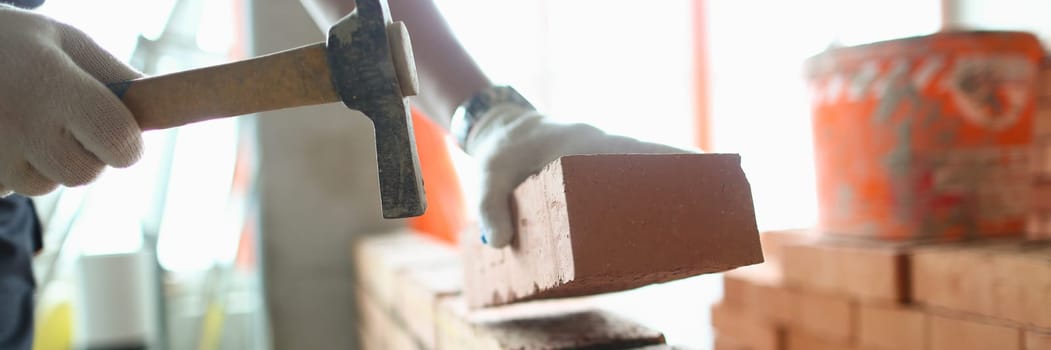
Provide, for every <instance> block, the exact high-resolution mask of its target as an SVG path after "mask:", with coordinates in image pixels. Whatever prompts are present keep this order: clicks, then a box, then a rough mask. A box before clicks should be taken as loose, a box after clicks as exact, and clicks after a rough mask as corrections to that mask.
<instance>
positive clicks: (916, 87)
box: [806, 31, 1043, 240]
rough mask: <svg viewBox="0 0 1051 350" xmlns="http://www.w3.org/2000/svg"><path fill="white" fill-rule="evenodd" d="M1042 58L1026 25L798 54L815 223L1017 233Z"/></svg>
mask: <svg viewBox="0 0 1051 350" xmlns="http://www.w3.org/2000/svg"><path fill="white" fill-rule="evenodd" d="M1042 57H1043V52H1042V50H1041V47H1040V43H1039V41H1038V40H1037V38H1036V37H1035V36H1033V35H1032V34H1029V33H1023V32H1003V31H999V32H994V31H960V32H942V33H937V34H932V35H928V36H920V37H912V38H905V39H898V40H891V41H884V42H878V43H873V44H867V45H862V46H854V47H845V48H837V49H832V50H829V51H826V52H824V53H822V54H820V55H817V56H814V57H811V58H810V59H809V60H807V62H806V70H807V75H808V79H809V83H810V88H811V93H812V98H813V100H812V104H811V105H812V108H813V127H814V146H815V161H816V166H817V180H818V184H817V189H818V206H819V211H818V213H819V219H818V228H819V229H820V230H821V231H822V232H823V233H828V234H834V235H847V236H857V237H867V238H879V239H884V240H921V239H944V238H952V239H955V238H965V237H978V236H985V237H988V236H1015V235H1021V234H1022V233H1023V232H1024V230H1025V224H1026V213H1027V207H1028V201H1027V198H1028V196H1029V191H1030V186H1029V184H1030V183H1031V181H1030V180H1029V179H1030V173H1029V169H1030V167H1029V150H1030V148H1029V147H1030V145H1031V143H1032V139H1033V119H1034V118H1033V114H1034V106H1035V100H1036V94H1037V76H1038V66H1039V62H1040V60H1041V58H1042Z"/></svg>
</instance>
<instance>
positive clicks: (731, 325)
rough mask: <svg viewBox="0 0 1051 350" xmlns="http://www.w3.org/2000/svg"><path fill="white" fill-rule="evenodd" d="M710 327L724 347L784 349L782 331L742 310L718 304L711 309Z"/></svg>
mask: <svg viewBox="0 0 1051 350" xmlns="http://www.w3.org/2000/svg"><path fill="white" fill-rule="evenodd" d="M712 327H713V328H715V333H716V337H717V339H720V340H722V341H723V342H724V343H726V344H724V347H730V348H733V347H734V346H737V347H741V348H742V349H749V350H779V349H783V348H784V334H783V332H782V329H781V328H779V327H778V326H777V325H776V324H774V323H773V322H771V321H769V320H765V319H763V318H761V317H756V315H755V314H753V313H750V312H748V311H746V310H744V309H740V308H736V307H734V306H732V305H728V304H725V303H719V304H716V305H715V306H713V307H712Z"/></svg>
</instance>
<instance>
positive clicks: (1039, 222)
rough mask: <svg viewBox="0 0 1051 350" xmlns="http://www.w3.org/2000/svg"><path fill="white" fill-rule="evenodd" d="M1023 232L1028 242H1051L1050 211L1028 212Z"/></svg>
mask: <svg viewBox="0 0 1051 350" xmlns="http://www.w3.org/2000/svg"><path fill="white" fill-rule="evenodd" d="M1025 232H1026V235H1025V237H1026V239H1029V240H1051V211H1045V212H1040V211H1035V210H1034V211H1032V212H1030V213H1029V217H1028V218H1027V221H1026V231H1025Z"/></svg>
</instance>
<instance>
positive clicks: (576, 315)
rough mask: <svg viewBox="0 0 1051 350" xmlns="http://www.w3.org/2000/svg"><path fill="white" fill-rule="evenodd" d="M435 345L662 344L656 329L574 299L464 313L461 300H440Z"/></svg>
mask: <svg viewBox="0 0 1051 350" xmlns="http://www.w3.org/2000/svg"><path fill="white" fill-rule="evenodd" d="M438 327H439V338H438V347H439V349H464V350H489V349H493V350H497V349H500V350H502V349H550V350H557V349H590V348H595V349H599V348H603V349H604V348H610V349H625V348H632V347H643V346H647V345H659V344H663V343H664V335H663V334H661V333H660V332H657V331H654V330H651V329H648V328H645V327H642V326H640V325H638V324H635V323H633V322H630V321H628V320H625V319H622V318H620V317H617V316H616V315H613V314H610V313H608V312H604V311H599V310H595V309H591V308H590V307H588V306H587V305H586V304H581V303H576V302H575V301H574V300H565V301H555V302H539V303H528V304H522V305H513V306H509V307H502V308H493V309H488V310H477V311H469V310H468V308H467V304H466V302H465V301H464V300H463V298H459V297H457V298H449V299H444V300H442V302H441V307H440V310H439V314H438Z"/></svg>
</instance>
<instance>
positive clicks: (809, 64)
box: [804, 30, 1044, 79]
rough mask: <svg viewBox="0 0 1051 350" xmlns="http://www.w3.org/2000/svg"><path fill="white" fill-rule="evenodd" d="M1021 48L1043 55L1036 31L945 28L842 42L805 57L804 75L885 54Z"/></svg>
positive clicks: (1035, 56) (923, 54)
mask: <svg viewBox="0 0 1051 350" xmlns="http://www.w3.org/2000/svg"><path fill="white" fill-rule="evenodd" d="M968 51H969V52H1022V53H1024V54H1027V55H1029V56H1031V57H1033V59H1034V60H1039V59H1040V58H1041V57H1043V56H1044V53H1043V49H1042V47H1041V45H1040V40H1039V39H1037V37H1036V35H1033V34H1032V33H1029V32H1023V31H994V30H949V31H942V32H937V33H933V34H928V35H920V36H913V37H905V38H899V39H892V40H885V41H878V42H873V43H868V44H862V45H857V46H842V47H833V48H829V49H826V50H825V51H823V52H821V53H819V54H817V55H814V56H811V57H810V58H807V60H806V61H805V63H804V71H805V74H806V77H807V78H810V79H814V78H820V77H823V76H826V75H829V74H833V73H837V72H842V71H844V70H846V69H850V68H851V67H854V66H856V65H857V64H860V63H861V62H863V61H871V60H873V59H876V60H879V59H886V58H912V57H926V56H930V55H932V54H954V53H961V52H968Z"/></svg>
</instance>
